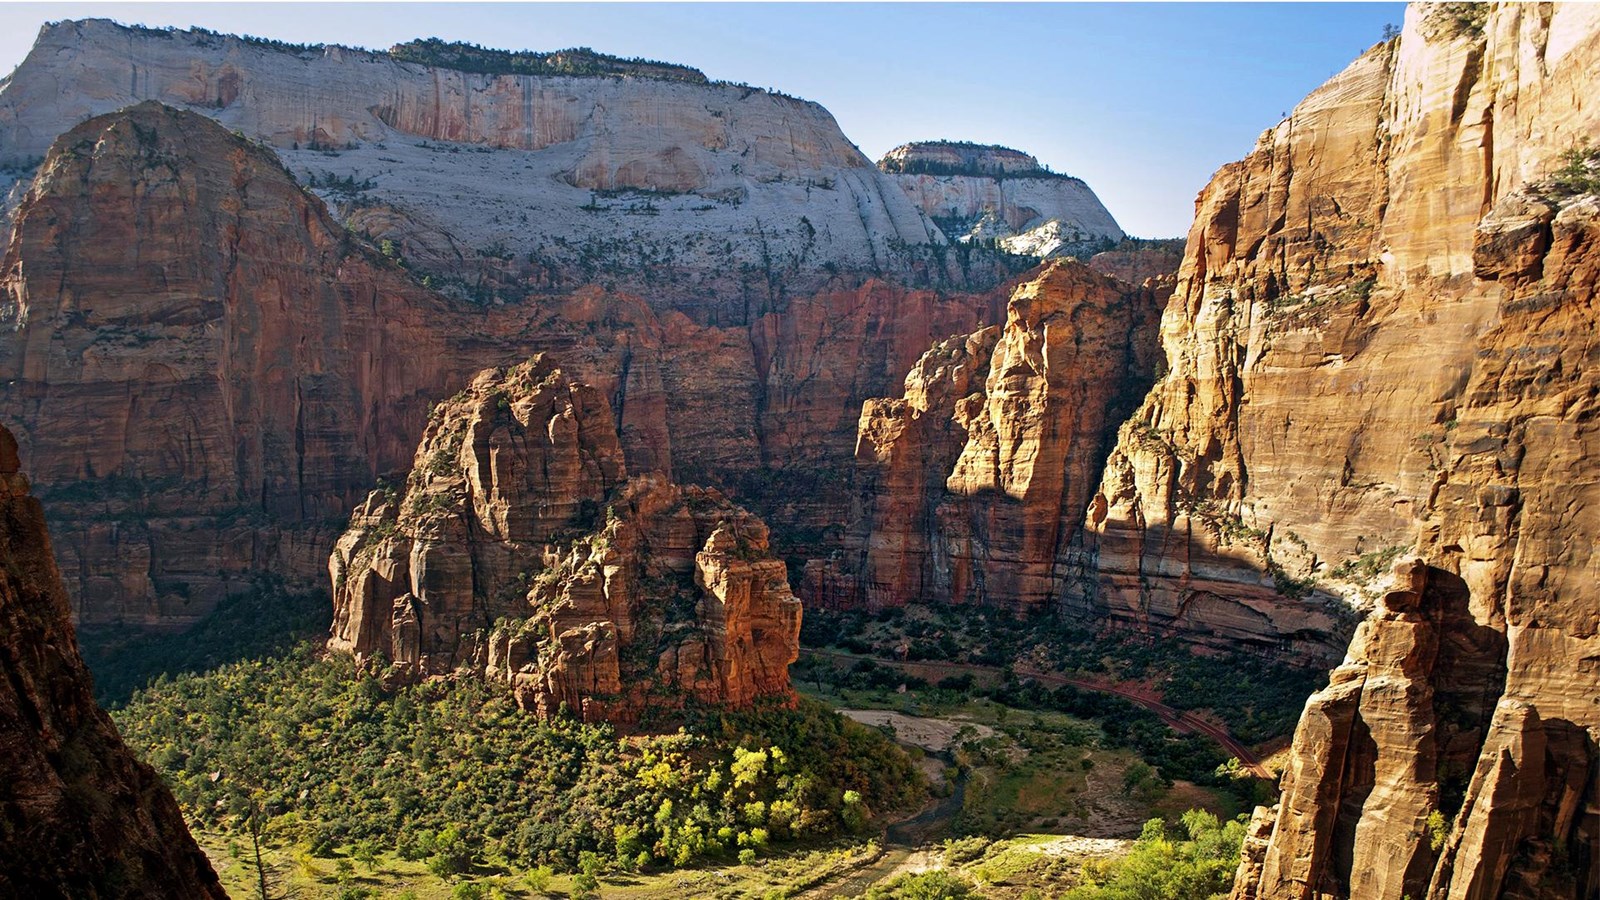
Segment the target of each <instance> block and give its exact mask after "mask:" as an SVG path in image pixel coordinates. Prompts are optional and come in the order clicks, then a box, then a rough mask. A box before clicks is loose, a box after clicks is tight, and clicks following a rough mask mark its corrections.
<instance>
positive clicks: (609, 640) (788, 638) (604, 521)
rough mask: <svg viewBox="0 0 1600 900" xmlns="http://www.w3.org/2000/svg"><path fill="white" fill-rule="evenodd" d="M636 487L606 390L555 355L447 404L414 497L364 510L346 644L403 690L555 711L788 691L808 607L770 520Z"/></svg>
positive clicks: (651, 486)
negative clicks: (458, 682) (453, 677)
mask: <svg viewBox="0 0 1600 900" xmlns="http://www.w3.org/2000/svg"><path fill="white" fill-rule="evenodd" d="M625 480H626V465H625V463H624V461H623V454H622V450H621V446H620V444H619V443H618V441H617V436H616V428H615V425H614V423H613V421H612V416H611V411H610V408H609V406H608V405H607V404H606V402H605V400H604V397H603V396H602V395H601V394H600V393H599V392H598V391H597V390H596V389H595V388H593V387H591V386H589V385H587V384H583V383H581V382H578V381H575V380H574V379H573V378H571V377H570V376H569V375H568V373H566V372H565V371H563V370H562V369H561V368H560V367H558V366H557V365H556V363H555V362H554V361H553V359H552V358H550V357H549V356H545V355H541V356H538V357H535V358H534V359H532V360H530V361H528V362H526V363H523V364H520V365H518V366H514V367H512V368H510V369H506V370H500V369H492V370H487V371H485V372H483V373H481V374H480V375H479V376H478V377H477V378H475V379H474V380H473V382H472V384H471V385H470V386H469V387H468V388H467V389H466V390H465V391H463V392H462V393H461V394H459V395H457V396H455V397H453V398H451V399H450V400H448V401H445V402H443V403H441V404H439V405H438V406H437V407H436V408H435V410H434V412H433V415H432V418H431V419H430V422H429V425H428V429H427V432H426V433H425V435H424V437H423V440H422V443H421V444H420V446H419V447H418V448H417V454H416V458H415V461H414V464H413V468H412V470H411V474H410V476H409V477H408V478H407V481H406V484H405V487H404V489H403V490H401V489H398V488H395V489H389V490H379V491H374V492H373V493H372V495H371V496H369V497H368V499H367V501H366V502H365V503H364V504H363V505H362V506H361V507H360V508H358V509H357V511H356V513H355V515H354V516H353V517H352V519H351V525H350V529H349V531H347V532H346V534H345V536H344V537H343V538H341V539H340V541H339V543H338V545H337V547H336V548H335V550H334V553H333V556H332V558H331V560H330V561H329V570H330V574H331V575H332V579H333V588H334V624H333V634H332V637H331V639H330V641H329V646H330V647H332V648H334V649H336V650H343V651H348V652H351V653H353V654H355V656H356V657H357V659H358V660H359V661H361V662H363V663H367V662H372V661H374V660H377V659H380V658H381V660H382V661H383V662H382V663H380V665H383V666H385V667H386V670H387V672H388V675H389V677H391V678H394V679H400V680H415V679H418V678H422V677H427V676H433V675H445V674H449V673H452V672H460V671H465V672H472V673H476V674H481V675H486V676H488V677H492V678H497V679H503V680H505V681H508V682H510V683H511V684H512V685H513V687H514V689H515V692H516V695H517V697H518V700H519V702H521V703H522V704H523V705H524V706H526V707H527V708H529V709H534V710H537V711H538V712H539V713H540V714H541V715H553V714H555V713H556V712H557V711H558V710H560V709H561V707H563V706H565V707H566V708H568V709H570V710H572V711H573V712H575V713H578V714H580V715H581V716H582V717H583V718H585V719H587V720H606V721H615V722H621V723H625V724H626V723H633V722H635V721H637V720H638V719H639V717H640V716H641V714H643V713H644V711H645V709H646V706H647V700H650V698H652V697H654V699H653V700H650V703H653V704H654V705H655V706H656V707H657V708H667V707H666V706H663V705H662V704H667V706H671V705H673V704H674V703H681V702H683V701H684V700H685V699H687V698H692V699H694V700H695V701H698V702H703V703H712V704H721V705H732V706H743V705H748V704H749V703H751V702H753V701H754V700H756V699H757V698H760V697H786V696H787V695H788V690H789V688H788V685H789V679H788V666H789V664H790V663H791V662H793V661H794V660H795V659H796V658H797V656H798V648H799V637H800V603H799V601H798V600H796V599H795V598H794V595H793V593H792V592H791V591H790V590H789V586H788V579H787V575H786V567H785V566H784V564H783V563H782V562H781V561H779V560H777V559H774V558H772V557H771V556H770V555H769V543H768V534H767V528H766V526H765V525H764V524H763V523H762V522H761V521H760V520H759V519H757V518H756V517H755V516H752V515H751V514H749V513H747V512H745V511H744V510H742V509H740V508H738V507H737V506H734V505H733V504H732V503H731V502H729V501H728V500H727V498H726V497H724V496H723V495H722V494H720V493H718V492H716V491H714V490H709V489H705V488H685V487H679V486H676V485H673V484H672V483H671V482H670V481H668V480H667V479H666V478H665V477H664V476H660V475H644V476H639V477H636V478H634V479H633V480H631V481H627V482H626V484H624V481H625ZM658 695H659V696H658Z"/></svg>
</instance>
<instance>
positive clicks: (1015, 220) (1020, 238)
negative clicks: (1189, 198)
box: [878, 141, 1123, 258]
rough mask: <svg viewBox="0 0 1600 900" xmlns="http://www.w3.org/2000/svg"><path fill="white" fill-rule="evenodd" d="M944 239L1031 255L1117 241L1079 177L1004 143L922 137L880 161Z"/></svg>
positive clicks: (1112, 225)
mask: <svg viewBox="0 0 1600 900" xmlns="http://www.w3.org/2000/svg"><path fill="white" fill-rule="evenodd" d="M878 168H879V169H881V170H883V171H884V172H886V173H889V175H890V177H892V178H893V179H894V180H895V181H896V182H897V183H898V184H899V185H900V187H901V189H902V190H904V191H905V192H906V194H907V195H908V196H910V198H911V200H912V202H913V203H915V204H916V205H917V208H918V209H920V210H922V211H923V212H924V213H926V214H927V215H928V216H929V217H930V218H932V219H933V220H934V221H935V222H937V223H938V225H939V227H940V228H941V229H942V230H943V232H944V234H945V235H947V236H948V237H949V238H950V239H952V240H956V241H960V242H962V243H972V244H982V243H985V242H993V243H995V244H996V245H998V246H999V247H1000V248H1002V249H1004V250H1005V251H1007V252H1008V253H1014V254H1018V255H1022V256H1033V257H1040V258H1044V257H1052V256H1060V255H1064V254H1069V253H1072V254H1083V253H1085V251H1088V250H1091V248H1094V249H1098V248H1100V247H1102V246H1104V245H1106V244H1108V243H1116V242H1117V241H1120V240H1122V238H1123V233H1122V229H1121V228H1119V227H1117V223H1116V220H1115V219H1113V218H1112V217H1111V214H1110V213H1109V212H1106V208H1105V207H1104V206H1103V205H1101V203H1100V199H1099V198H1098V197H1096V196H1095V195H1094V192H1093V191H1091V190H1090V189H1089V186H1088V185H1086V184H1084V183H1083V181H1082V180H1081V179H1078V178H1073V177H1070V176H1067V175H1059V174H1056V173H1054V172H1051V171H1049V170H1047V169H1045V168H1044V167H1043V166H1041V165H1039V161H1038V160H1037V159H1035V158H1033V157H1032V156H1030V155H1028V154H1026V153H1023V152H1021V151H1018V150H1012V149H1010V148H1008V147H993V146H984V145H979V144H966V143H955V142H950V141H920V142H916V143H911V144H903V145H901V146H899V147H896V148H894V149H893V150H890V151H889V152H888V153H887V154H885V156H884V157H883V159H881V160H879V161H878Z"/></svg>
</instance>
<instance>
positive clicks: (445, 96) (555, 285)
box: [0, 20, 1114, 323]
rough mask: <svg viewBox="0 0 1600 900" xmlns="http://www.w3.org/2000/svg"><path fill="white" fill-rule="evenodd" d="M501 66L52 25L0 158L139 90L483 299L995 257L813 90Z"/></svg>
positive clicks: (8, 94)
mask: <svg viewBox="0 0 1600 900" xmlns="http://www.w3.org/2000/svg"><path fill="white" fill-rule="evenodd" d="M403 49H404V48H397V50H403ZM417 60H421V61H417ZM507 65H509V63H508V64H507ZM504 68H505V67H504V66H499V67H498V68H497V64H495V63H494V62H493V61H491V62H490V63H488V64H482V65H480V64H475V63H474V62H473V61H471V60H464V59H462V58H460V57H459V56H458V55H452V54H429V53H417V52H411V53H403V52H401V53H373V52H368V51H363V50H354V49H350V48H343V47H334V46H326V47H324V46H316V47H289V46H284V45H273V44H271V43H270V42H264V41H258V40H254V39H241V38H236V37H233V36H228V35H218V34H212V33H209V32H203V31H161V30H150V29H138V28H126V27H123V26H119V25H116V24H114V23H111V22H108V21H104V20H86V21H66V22H60V23H57V24H53V25H49V26H46V27H45V29H44V30H43V31H42V32H41V33H40V36H39V39H38V42H37V43H36V45H35V47H34V48H33V51H32V52H31V53H30V54H29V55H28V57H27V58H26V59H25V60H24V61H23V63H22V64H21V65H20V66H19V67H18V69H17V71H16V73H15V74H14V75H13V76H12V77H11V79H10V81H9V82H8V83H6V84H5V85H3V86H0V165H5V166H13V167H16V166H21V167H26V166H27V165H30V164H32V163H34V162H36V161H37V160H38V159H40V158H42V157H43V156H44V155H46V153H47V152H48V150H49V148H50V146H51V144H52V143H53V142H54V141H55V139H56V138H57V137H58V136H59V135H61V134H62V133H64V132H66V131H68V130H69V129H71V128H72V127H73V126H75V125H76V124H78V123H79V122H81V121H83V120H84V119H85V118H88V117H91V116H95V115H100V114H103V113H108V112H112V111H115V110H117V109H121V108H124V107H126V106H129V105H131V104H134V103H137V102H140V101H145V100H156V101H160V102H162V103H164V104H167V105H169V106H173V107H177V108H182V109H186V110H189V111H193V112H196V113H199V114H202V115H206V116H209V117H211V118H213V119H215V120H216V121H218V122H219V123H221V124H222V125H223V126H224V127H225V128H227V129H229V130H237V131H238V132H239V133H241V134H243V135H245V136H247V137H249V138H251V139H254V140H260V141H263V142H265V143H266V144H267V145H268V146H270V147H271V148H272V149H273V150H274V151H276V152H277V153H278V154H279V155H280V156H281V157H282V158H283V160H284V161H285V163H286V164H287V165H288V167H289V168H290V169H291V170H292V171H293V172H294V173H295V175H296V177H297V178H299V179H300V180H301V181H302V182H303V183H306V184H308V185H311V186H312V187H313V188H314V189H315V190H317V191H319V192H320V193H321V194H322V195H323V196H324V197H325V198H326V199H328V200H329V201H330V202H332V203H334V204H336V205H337V206H338V208H339V212H340V215H341V218H343V219H344V220H345V221H347V222H348V223H349V224H351V225H352V226H353V227H354V228H356V229H357V230H359V231H362V232H365V233H370V234H372V235H373V236H374V237H376V238H380V239H391V240H393V241H395V242H396V243H397V244H398V246H399V248H400V250H401V251H402V252H403V253H404V254H405V256H406V258H407V259H409V260H411V261H412V262H413V263H414V264H415V265H417V266H418V267H421V268H425V269H427V270H428V271H430V272H432V273H434V274H435V275H436V278H435V282H436V284H437V286H439V287H440V288H442V289H445V290H446V291H447V292H454V293H456V294H459V295H461V296H472V297H474V298H477V299H480V300H482V301H484V302H493V300H495V299H499V300H501V301H502V302H507V301H515V300H516V299H518V298H521V297H523V296H525V295H527V294H528V293H530V292H539V291H544V290H549V289H558V290H560V289H565V290H570V289H572V288H574V287H576V286H578V285H580V284H584V283H590V282H594V281H598V280H601V279H604V280H605V281H606V282H607V283H609V284H611V285H614V286H617V287H621V288H625V289H627V290H629V291H631V292H634V293H639V294H643V295H646V296H648V297H649V299H650V300H651V302H652V304H653V305H654V306H656V307H657V308H663V307H671V308H675V309H679V310H681V311H683V312H685V313H686V314H688V315H689V316H690V317H691V318H693V319H695V320H696V321H698V322H701V323H712V322H726V321H728V320H730V319H735V318H736V319H737V320H738V321H748V318H749V314H750V312H751V308H752V306H754V307H757V308H758V309H759V310H760V311H766V310H768V309H777V310H781V309H782V308H784V307H785V306H786V305H787V303H788V302H789V301H790V300H791V299H793V298H795V297H803V296H806V295H808V294H811V293H814V292H816V291H818V290H820V289H821V288H823V286H825V285H826V284H827V283H828V282H829V281H830V280H831V279H832V278H833V277H835V275H836V273H839V272H858V273H880V274H887V275H891V276H893V277H895V278H896V280H905V281H909V282H914V283H917V284H926V285H931V286H945V287H962V286H969V285H975V286H979V287H986V286H991V285H992V284H993V283H994V282H995V281H996V280H997V275H1001V274H1003V271H1002V270H1001V269H1000V268H999V267H998V264H997V263H996V261H995V259H994V256H993V254H992V253H991V254H989V255H988V256H987V257H984V258H983V259H977V258H974V257H972V255H971V254H960V255H959V258H958V255H957V254H953V253H951V252H949V249H950V248H949V247H948V246H947V243H948V242H947V241H946V239H945V237H944V236H943V234H942V233H941V232H940V231H939V229H938V228H937V227H936V226H935V225H934V223H933V222H932V221H931V220H930V219H929V217H928V216H927V215H926V214H925V213H924V212H923V211H922V210H921V209H919V208H918V207H917V206H916V204H915V203H914V202H913V201H912V199H911V198H910V197H908V196H907V195H906V193H905V192H904V191H902V190H901V189H900V187H899V185H898V184H897V183H896V181H895V179H894V178H891V177H889V176H886V175H884V174H883V173H881V172H879V171H878V169H877V168H876V167H875V166H873V165H872V163H871V161H870V160H868V159H866V158H865V157H864V156H862V155H861V153H860V151H859V150H857V149H856V148H855V146H854V145H853V144H852V143H851V142H850V140H849V139H848V138H846V137H845V135H844V134H843V133H842V132H841V131H840V130H839V127H838V125H837V123H836V122H835V121H834V119H833V116H832V115H831V114H829V113H828V111H827V110H825V109H823V108H822V107H821V106H819V105H817V104H815V103H810V102H807V101H803V100H799V99H796V98H793V97H788V96H785V95H782V94H779V93H773V92H769V91H766V90H758V89H755V88H750V87H747V86H742V85H732V84H723V83H714V82H708V81H707V80H706V79H705V78H704V76H701V75H699V73H697V72H694V71H693V70H690V69H686V68H683V67H648V66H628V65H622V66H620V67H615V68H616V71H606V72H601V73H596V74H593V75H581V74H570V73H569V74H518V73H513V72H510V71H501V69H504ZM8 177H10V176H8ZM1085 192H1086V189H1085ZM0 193H3V186H0ZM1089 196H1090V197H1091V198H1092V194H1091V195H1089ZM1095 205H1096V206H1097V205H1098V204H1097V203H1096V204H1095ZM1103 212H1104V211H1103V210H1101V213H1102V214H1103ZM1105 218H1106V219H1107V220H1109V217H1105ZM1112 227H1114V223H1112Z"/></svg>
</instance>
